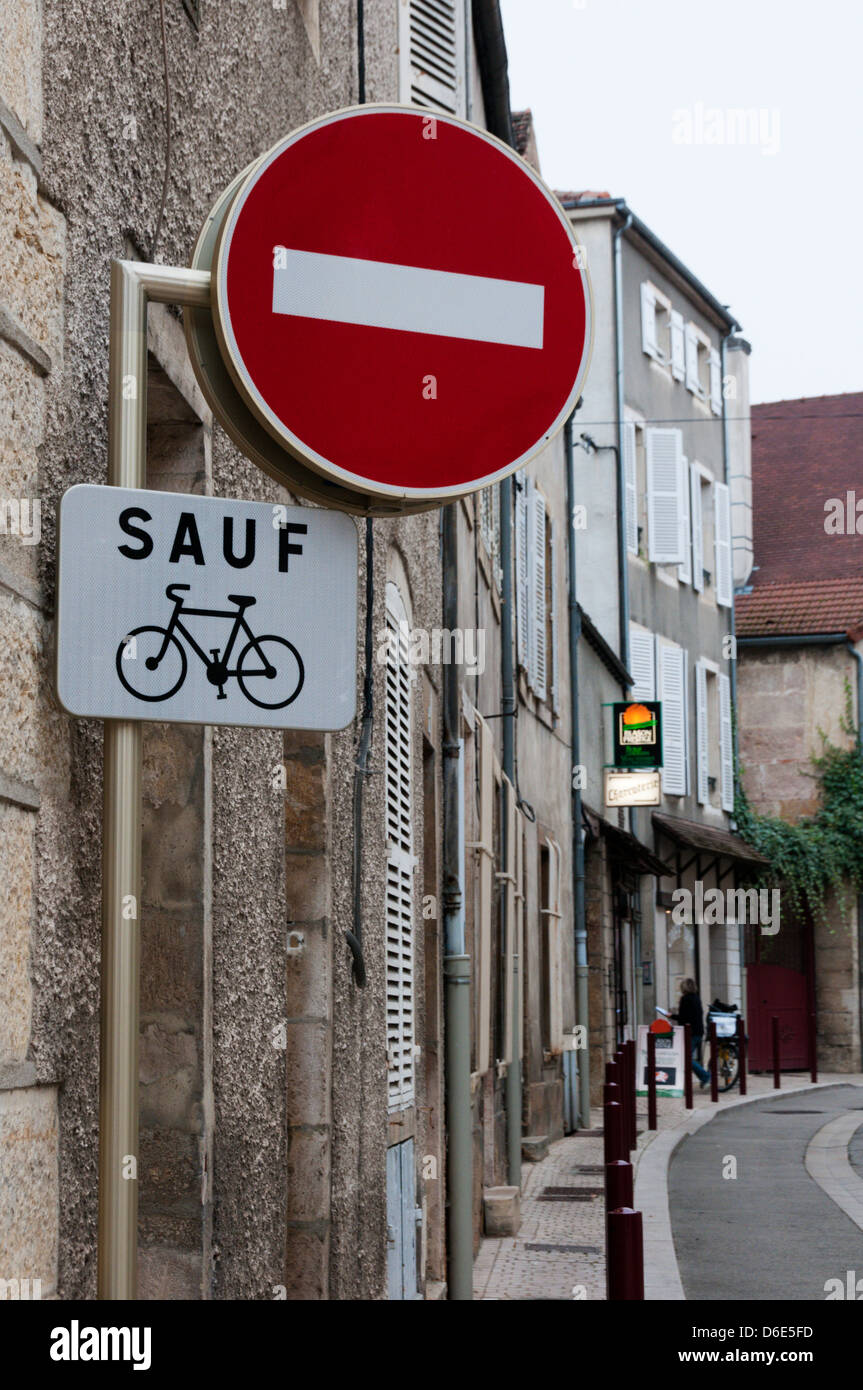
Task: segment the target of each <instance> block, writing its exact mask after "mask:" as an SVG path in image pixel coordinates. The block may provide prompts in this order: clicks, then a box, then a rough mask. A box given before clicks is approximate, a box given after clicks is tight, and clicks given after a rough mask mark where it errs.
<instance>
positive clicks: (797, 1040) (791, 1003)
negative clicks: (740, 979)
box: [746, 963, 809, 1071]
mask: <svg viewBox="0 0 863 1390" xmlns="http://www.w3.org/2000/svg"><path fill="white" fill-rule="evenodd" d="M746 983H747V990H746V993H747V1006H746V1012H747V1019H746V1021H747V1025H748V1030H749V1069H750V1071H770V1070H771V1068H772V1066H773V1043H772V1039H771V1026H772V1025H771V1020H772V1019H773V1018H774V1017H776V1018H778V1019H779V1056H780V1065H781V1067H782V1070H783V1071H802V1070H803V1069H804V1068H806V1067H808V1065H809V1040H808V1030H807V990H806V976H805V975H804V974H803V972H802V971H801V970H789V969H788V967H787V966H785V965H762V964H754V963H753V964H752V965H749V966H747V970H746Z"/></svg>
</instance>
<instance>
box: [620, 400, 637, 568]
mask: <svg viewBox="0 0 863 1390" xmlns="http://www.w3.org/2000/svg"><path fill="white" fill-rule="evenodd" d="M623 476H624V481H625V484H626V487H625V498H626V548H627V550H628V551H629V553H630V554H631V555H637V554H638V473H637V466H636V457H635V424H634V422H633V421H632V420H626V421H625V422H624V426H623Z"/></svg>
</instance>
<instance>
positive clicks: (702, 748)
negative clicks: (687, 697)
mask: <svg viewBox="0 0 863 1390" xmlns="http://www.w3.org/2000/svg"><path fill="white" fill-rule="evenodd" d="M695 754H696V763H697V777H698V784H697V785H698V801H699V804H700V805H702V806H706V805H707V804H708V802H709V801H710V787H709V785H708V782H707V778H708V776H709V775H710V749H709V747H708V743H707V670H706V668H705V667H704V666H702V664H701V662H700V661H698V662H696V664H695Z"/></svg>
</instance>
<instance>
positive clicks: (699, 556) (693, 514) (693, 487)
mask: <svg viewBox="0 0 863 1390" xmlns="http://www.w3.org/2000/svg"><path fill="white" fill-rule="evenodd" d="M689 514H690V519H691V527H692V587H693V589H696V590H697V591H698V593H699V594H700V593H702V592H703V590H704V517H703V514H702V509H701V471H700V469H699V468H698V465H697V464H694V463H693V464H691V465H690V469H689Z"/></svg>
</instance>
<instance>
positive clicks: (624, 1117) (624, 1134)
mask: <svg viewBox="0 0 863 1390" xmlns="http://www.w3.org/2000/svg"><path fill="white" fill-rule="evenodd" d="M614 1065H615V1066H616V1067H617V1077H616V1080H617V1084H618V1086H619V1087H620V1109H621V1121H620V1122H621V1125H622V1126H623V1128H622V1130H621V1138H622V1139H623V1147H624V1150H625V1153H623V1154H621V1158H627V1157H628V1156H629V1133H630V1124H629V1087H628V1086H627V1084H626V1056H625V1054H624V1051H623V1048H622V1047H619V1048H618V1049H617V1051H616V1052H615V1054H614Z"/></svg>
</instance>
